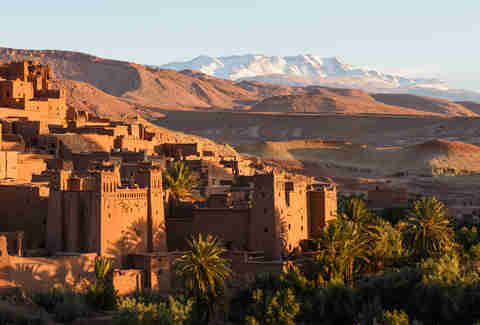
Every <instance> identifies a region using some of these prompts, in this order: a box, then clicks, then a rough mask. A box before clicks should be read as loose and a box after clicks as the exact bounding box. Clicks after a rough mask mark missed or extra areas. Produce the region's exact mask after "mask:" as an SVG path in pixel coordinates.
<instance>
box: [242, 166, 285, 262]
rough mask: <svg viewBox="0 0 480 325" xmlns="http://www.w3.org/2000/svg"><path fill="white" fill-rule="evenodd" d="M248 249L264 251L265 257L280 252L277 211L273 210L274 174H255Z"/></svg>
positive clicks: (275, 257) (273, 256) (277, 256)
mask: <svg viewBox="0 0 480 325" xmlns="http://www.w3.org/2000/svg"><path fill="white" fill-rule="evenodd" d="M253 180H254V183H255V187H254V194H253V202H254V203H253V207H252V209H251V218H250V229H249V235H250V238H249V240H248V249H249V250H251V251H264V252H265V256H267V258H272V259H278V258H280V256H281V253H282V247H281V246H282V244H281V241H280V236H279V233H280V225H279V222H278V212H277V211H275V204H274V202H275V198H274V195H275V193H277V192H276V189H275V181H274V175H272V174H266V175H255V176H253Z"/></svg>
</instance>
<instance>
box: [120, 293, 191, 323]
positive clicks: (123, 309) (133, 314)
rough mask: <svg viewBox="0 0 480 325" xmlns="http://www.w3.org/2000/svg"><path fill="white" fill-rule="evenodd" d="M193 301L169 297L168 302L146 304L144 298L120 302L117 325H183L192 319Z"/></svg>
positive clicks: (125, 299) (127, 299)
mask: <svg viewBox="0 0 480 325" xmlns="http://www.w3.org/2000/svg"><path fill="white" fill-rule="evenodd" d="M192 307H193V300H190V299H189V300H187V301H182V299H175V298H173V297H168V300H167V301H160V302H157V303H153V302H150V303H145V302H144V301H142V298H141V297H139V298H134V297H126V298H123V299H121V300H120V302H119V305H118V311H117V312H116V314H115V315H114V318H113V319H114V323H115V324H116V325H150V324H160V325H183V324H185V323H186V322H187V321H188V320H189V319H190V314H191V311H192Z"/></svg>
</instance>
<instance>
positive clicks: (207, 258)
mask: <svg viewBox="0 0 480 325" xmlns="http://www.w3.org/2000/svg"><path fill="white" fill-rule="evenodd" d="M188 246H189V248H190V251H189V252H188V253H187V254H185V255H183V256H182V257H180V258H179V259H178V260H177V261H176V262H175V270H176V273H177V275H178V276H179V277H180V279H181V280H182V282H183V287H184V289H185V290H186V294H187V295H188V296H192V297H194V298H195V299H196V301H197V304H198V305H199V306H202V305H203V306H206V307H207V308H208V311H207V314H206V318H207V322H208V321H209V319H210V317H211V315H212V314H213V312H214V310H215V305H216V303H217V302H218V300H219V298H220V297H221V296H222V295H223V293H224V290H225V286H226V280H227V279H228V278H229V277H230V275H231V274H232V270H231V268H230V265H229V264H228V262H227V260H226V259H225V258H223V257H222V256H221V255H222V254H223V253H224V252H225V251H226V250H225V249H224V248H222V247H221V242H220V241H219V240H218V239H217V238H215V237H213V236H212V235H207V236H205V237H204V236H202V234H199V235H198V237H196V238H195V237H192V238H191V239H190V240H189V241H188Z"/></svg>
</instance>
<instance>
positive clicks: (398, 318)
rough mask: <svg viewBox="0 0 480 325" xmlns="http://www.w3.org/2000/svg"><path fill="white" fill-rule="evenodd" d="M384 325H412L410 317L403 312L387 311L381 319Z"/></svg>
mask: <svg viewBox="0 0 480 325" xmlns="http://www.w3.org/2000/svg"><path fill="white" fill-rule="evenodd" d="M380 324H382V325H410V321H409V320H408V315H407V314H406V313H405V312H404V311H403V310H400V311H397V310H393V311H385V312H383V314H382V317H381V319H380Z"/></svg>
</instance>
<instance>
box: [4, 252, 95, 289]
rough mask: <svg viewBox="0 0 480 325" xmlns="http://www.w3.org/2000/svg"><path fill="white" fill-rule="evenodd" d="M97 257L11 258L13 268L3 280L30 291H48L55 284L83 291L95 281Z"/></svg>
mask: <svg viewBox="0 0 480 325" xmlns="http://www.w3.org/2000/svg"><path fill="white" fill-rule="evenodd" d="M95 256H96V254H82V255H77V256H58V257H51V258H46V257H38V258H27V257H16V256H10V265H9V266H6V267H4V268H3V269H2V270H0V271H1V272H0V273H1V274H2V275H1V276H2V277H6V278H5V279H4V280H7V281H9V282H11V283H12V284H14V285H15V286H18V287H20V288H22V289H25V290H27V291H44V290H49V289H51V288H52V287H53V286H54V285H62V286H64V287H67V288H71V289H73V290H83V289H84V288H85V284H86V281H93V280H94V279H95V274H94V272H93V271H94V260H95Z"/></svg>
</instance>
